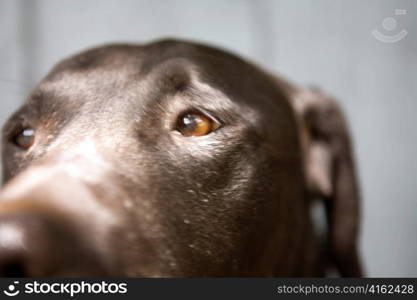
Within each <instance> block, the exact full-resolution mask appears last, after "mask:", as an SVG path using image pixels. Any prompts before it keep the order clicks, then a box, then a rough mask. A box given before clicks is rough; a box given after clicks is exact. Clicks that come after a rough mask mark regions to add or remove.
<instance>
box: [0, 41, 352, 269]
mask: <svg viewBox="0 0 417 300" xmlns="http://www.w3.org/2000/svg"><path fill="white" fill-rule="evenodd" d="M307 98H308V97H304V96H302V95H301V94H300V93H299V92H298V90H296V89H294V88H293V87H291V86H290V85H289V84H287V83H285V82H282V81H280V80H277V79H275V78H273V77H272V76H270V75H269V74H267V73H265V72H263V71H261V70H259V69H258V68H256V67H254V66H253V65H251V64H249V63H247V62H245V61H243V60H241V59H240V58H237V57H235V56H233V55H231V54H228V53H226V52H223V51H221V50H217V49H214V48H211V47H207V46H202V45H197V44H192V43H188V42H180V41H160V42H156V43H152V44H148V45H144V46H133V45H110V46H104V47H100V48H95V49H92V50H88V51H86V52H83V53H81V54H78V55H76V56H73V57H71V58H69V59H66V60H64V61H62V62H61V63H59V64H58V65H57V66H56V67H55V68H54V69H53V70H52V71H51V72H50V73H49V74H48V75H47V76H46V78H45V79H44V80H43V81H42V82H41V83H40V84H39V85H38V86H37V87H36V88H35V90H34V91H33V93H32V94H31V95H30V97H29V98H28V100H27V101H26V103H25V104H24V105H23V106H22V108H21V109H19V111H18V112H16V113H15V114H14V115H13V116H12V117H11V118H10V120H9V121H8V122H7V124H6V125H5V127H4V132H3V167H4V172H3V178H4V180H5V182H7V184H6V186H5V188H4V190H3V192H2V194H1V196H0V198H1V202H0V203H1V204H0V241H1V242H0V272H2V274H3V275H6V276H7V275H10V276H13V275H29V276H58V275H60V276H78V275H83V276H87V275H90V276H97V275H100V276H105V275H108V276H146V277H161V276H163V277H171V276H199V277H201V276H280V275H282V276H297V275H312V274H317V272H319V271H318V270H319V268H318V266H317V256H318V250H317V249H318V248H317V243H316V242H315V241H316V238H315V234H314V232H313V229H312V226H311V225H312V224H311V218H310V203H311V201H310V200H311V198H312V197H316V196H320V197H322V198H325V199H326V202H325V203H328V206H327V207H328V216H329V222H330V223H329V224H330V226H329V228H330V231H329V232H330V237H331V239H330V240H331V241H333V242H332V243H331V249H334V251H333V254H334V257H335V258H336V261H337V262H338V264H339V267H341V270H342V273H343V274H347V275H358V273H355V272H357V271H358V270H357V269H354V270H353V271H349V270H348V271H346V272H343V270H345V269H346V268H345V265H349V264H350V263H351V261H350V259H351V255H350V254H349V253H350V251H353V252H352V253H356V244H355V242H356V231H357V229H356V228H357V227H356V224H357V218H356V216H357V205H356V204H357V198H358V197H357V194H356V189H355V188H356V185H355V182H354V181H352V178H353V179H354V175H353V173H352V172H350V171H352V170H353V169H352V168H351V166H352V161H351V157H350V151H349V150H348V149H347V148H345V146H346V144H345V143H338V142H335V141H336V140H337V141H339V140H340V139H339V137H340V134H336V135H332V134H331V133H330V134H329V135H323V134H322V131H321V130H320V129H317V128H326V129H327V128H329V129H331V130H333V129H334V130H336V131H338V132H339V133H343V134H342V139H341V140H342V141H348V136H347V135H346V129H345V127H340V126H339V123H338V124H337V126H338V127H337V128H336V127H332V126H330V127H328V126H327V125H325V126H324V127H320V125H321V124H322V121H323V118H322V117H321V114H320V112H321V111H322V110H321V107H322V106H321V105H316V104H315V103H316V102H315V101H310V102H308V101H307V100H302V99H307ZM310 98H311V97H310ZM318 98H320V97H316V99H318ZM294 99H297V100H294ZM310 100H311V99H310ZM307 102H308V104H305V103H307ZM326 107H327V106H326ZM326 110H327V108H326ZM317 112H319V113H318V116H317ZM330 114H331V115H332V116H340V113H339V112H338V111H335V112H334V113H330ZM324 121H326V118H324ZM331 124H333V123H331ZM323 132H326V130H324V131H323ZM342 148H343V149H342ZM346 153H348V154H349V155H347V156H346ZM346 182H348V184H346ZM352 193H353V194H352ZM345 216H347V219H344V218H345ZM346 230H347V232H348V233H349V235H348V236H346V235H345V233H346ZM333 237H335V238H333ZM340 237H342V239H341V238H340ZM340 240H341V242H340ZM353 256H354V257H355V255H353Z"/></svg>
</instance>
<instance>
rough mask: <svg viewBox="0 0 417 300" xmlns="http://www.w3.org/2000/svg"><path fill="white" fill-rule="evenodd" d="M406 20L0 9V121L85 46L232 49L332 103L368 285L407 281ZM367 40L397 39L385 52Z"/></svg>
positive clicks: (333, 14) (136, 4)
mask: <svg viewBox="0 0 417 300" xmlns="http://www.w3.org/2000/svg"><path fill="white" fill-rule="evenodd" d="M395 9H405V10H406V13H405V14H404V11H403V13H401V11H398V12H399V14H398V15H396V14H395ZM416 15H417V1H413V0H408V1H406V0H404V1H400V0H398V1H392V0H385V1H383V0H382V1H378V0H370V1H366V2H365V1H359V0H350V1H348V0H345V1H340V0H314V1H313V0H298V1H291V0H282V1H279V0H277V1H272V0H271V1H250V0H247V1H245V0H240V1H239V0H228V1H225V0H223V1H220V0H206V1H203V0H177V1H162V0H160V1H150V0H141V1H138V0H123V1H120V0H107V1H100V0H85V1H81V0H78V1H77V0H60V1H53V0H38V1H36V0H29V1H27V0H0V28H1V29H0V92H1V100H0V122H1V123H3V122H4V120H5V118H6V117H7V115H9V114H10V112H11V111H12V110H13V109H15V108H16V107H17V106H18V105H19V104H20V103H21V102H22V100H23V98H24V96H25V95H26V94H27V92H28V90H29V89H30V88H31V87H32V86H33V85H34V83H36V82H37V81H38V80H39V79H40V78H41V77H42V76H43V75H44V74H45V73H46V72H47V71H48V70H49V69H50V68H51V67H52V65H53V64H54V63H55V62H57V61H58V60H59V59H61V58H63V57H65V56H67V55H70V54H73V53H74V52H75V51H79V50H82V49H85V48H87V47H90V46H93V45H97V44H102V43H107V42H114V41H131V42H146V41H149V40H152V39H156V38H160V37H165V36H173V37H182V38H187V39H196V40H199V41H203V42H209V43H212V44H217V45H220V46H222V47H225V48H227V49H231V50H233V51H235V52H237V53H240V54H241V55H242V56H245V57H248V58H250V59H252V60H254V61H256V62H258V63H259V64H261V65H263V66H264V67H266V68H268V69H270V70H272V71H274V72H277V73H280V74H282V75H283V76H285V77H287V78H289V79H291V80H292V81H294V82H295V83H298V84H304V85H306V84H314V85H318V86H320V87H322V88H323V89H324V90H326V91H328V92H329V93H331V94H333V95H335V96H336V97H337V98H339V99H340V101H341V103H342V105H343V106H344V108H345V110H346V112H347V115H348V118H349V121H350V124H351V128H352V131H353V135H354V139H355V144H356V154H357V160H358V165H359V173H360V178H361V183H362V194H363V199H364V204H363V209H364V215H363V220H364V222H363V231H362V243H361V247H362V251H363V255H364V258H365V263H366V268H367V271H368V275H370V276H417V255H416V253H417V238H416V237H417V155H416V154H417V130H416V127H417V126H416V125H417V121H416V118H415V114H416V112H417V102H416V96H417V77H416V75H417V55H416V53H417V18H416ZM387 17H393V18H394V20H395V21H396V22H397V23H395V21H393V19H386V18H387ZM383 20H385V21H384V23H382V22H383ZM394 27H395V28H394ZM374 29H377V30H379V31H380V32H381V33H383V34H386V35H390V36H393V35H395V34H398V33H399V32H401V30H407V35H406V36H405V37H404V38H403V39H402V40H400V41H398V42H395V43H385V42H382V41H380V40H377V39H376V38H375V37H374V36H373V35H372V34H371V31H372V30H374Z"/></svg>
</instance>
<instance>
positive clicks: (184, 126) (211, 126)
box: [176, 113, 220, 136]
mask: <svg viewBox="0 0 417 300" xmlns="http://www.w3.org/2000/svg"><path fill="white" fill-rule="evenodd" d="M219 126H220V124H219V123H217V122H215V121H214V120H213V119H211V118H209V117H207V116H205V115H204V114H202V113H187V114H184V115H182V116H180V117H179V118H178V121H177V128H176V129H177V130H178V131H179V132H180V133H181V134H182V135H183V136H203V135H207V134H209V133H210V132H212V131H213V130H215V129H217V128H219Z"/></svg>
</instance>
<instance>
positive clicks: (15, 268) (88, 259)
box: [0, 214, 104, 277]
mask: <svg viewBox="0 0 417 300" xmlns="http://www.w3.org/2000/svg"><path fill="white" fill-rule="evenodd" d="M77 273H83V274H91V275H104V274H103V269H102V267H101V265H100V263H99V262H98V261H97V259H96V257H95V255H94V254H93V253H92V252H91V251H89V250H88V249H87V248H83V243H82V242H80V241H79V240H77V237H76V236H75V235H74V234H73V233H72V232H71V231H70V230H69V229H68V228H65V226H62V225H61V224H58V223H57V222H55V221H53V220H52V219H49V218H48V217H47V216H41V215H36V214H32V215H28V214H20V215H7V216H2V217H0V276H5V277H28V276H29V277H44V276H74V275H77Z"/></svg>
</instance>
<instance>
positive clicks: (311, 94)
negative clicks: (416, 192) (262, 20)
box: [291, 89, 362, 277]
mask: <svg viewBox="0 0 417 300" xmlns="http://www.w3.org/2000/svg"><path fill="white" fill-rule="evenodd" d="M291 101H292V105H293V108H294V110H295V113H296V117H297V120H298V125H299V130H300V137H301V145H302V150H303V157H304V174H305V180H306V185H307V192H308V194H309V195H310V197H311V198H319V199H322V200H323V201H324V205H325V208H326V216H327V224H328V233H327V234H328V245H329V247H330V254H331V260H332V263H334V264H335V266H336V268H337V270H338V272H339V273H340V275H341V276H347V277H360V276H362V268H361V264H360V259H359V255H358V250H357V240H358V231H359V218H360V211H359V205H360V203H359V201H360V199H359V190H358V183H357V180H356V174H355V165H354V159H353V154H352V149H351V141H350V134H349V132H348V128H347V125H346V122H345V120H344V117H343V114H342V112H341V110H340V108H339V107H338V105H337V104H336V102H335V101H333V100H332V99H329V98H328V97H327V96H326V95H324V94H323V93H322V92H321V91H319V90H318V89H304V90H297V91H296V92H295V94H294V95H293V97H292V99H291Z"/></svg>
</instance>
